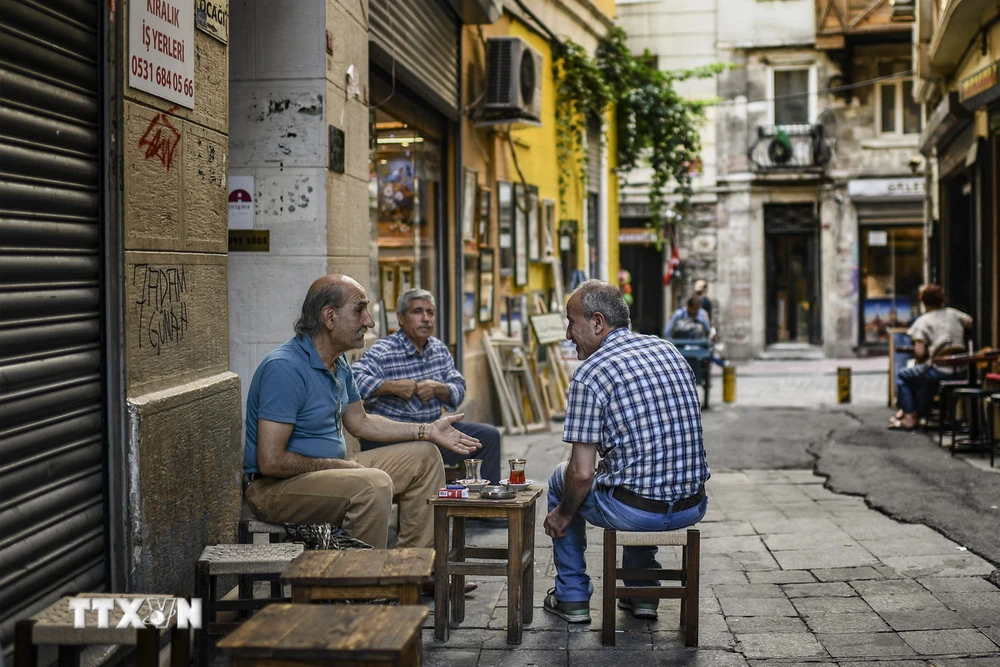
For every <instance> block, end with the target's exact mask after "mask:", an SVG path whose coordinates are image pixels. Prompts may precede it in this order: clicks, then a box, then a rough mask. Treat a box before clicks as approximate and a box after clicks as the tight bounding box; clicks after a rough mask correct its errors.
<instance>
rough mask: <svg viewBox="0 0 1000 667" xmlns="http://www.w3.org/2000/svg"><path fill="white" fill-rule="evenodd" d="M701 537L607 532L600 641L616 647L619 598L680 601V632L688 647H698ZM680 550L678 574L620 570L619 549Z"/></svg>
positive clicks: (689, 532)
mask: <svg viewBox="0 0 1000 667" xmlns="http://www.w3.org/2000/svg"><path fill="white" fill-rule="evenodd" d="M700 537H701V534H700V533H699V532H698V531H697V530H694V529H690V530H687V531H685V532H681V531H679V530H674V531H665V532H650V533H644V532H626V531H615V530H610V529H605V531H604V627H603V628H602V632H601V641H602V643H603V644H604V645H605V646H614V645H615V600H617V599H619V598H653V599H657V600H659V599H663V598H671V599H677V598H679V599H680V601H681V630H683V631H684V644H685V645H686V646H697V645H698V595H699V593H698V588H699V587H698V576H699V570H700V558H701V539H700ZM619 544H620V545H622V546H629V547H638V546H679V547H681V569H679V570H653V569H650V570H626V569H624V568H619V567H618V556H617V553H616V552H615V546H617V545H619ZM619 579H623V580H624V579H646V580H650V581H655V580H667V581H679V582H680V584H681V585H680V586H618V580H619Z"/></svg>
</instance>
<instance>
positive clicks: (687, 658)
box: [582, 644, 747, 667]
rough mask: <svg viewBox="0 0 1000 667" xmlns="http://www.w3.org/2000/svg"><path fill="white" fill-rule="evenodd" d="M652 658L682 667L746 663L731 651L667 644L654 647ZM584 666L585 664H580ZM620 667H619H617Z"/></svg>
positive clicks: (731, 666)
mask: <svg viewBox="0 0 1000 667" xmlns="http://www.w3.org/2000/svg"><path fill="white" fill-rule="evenodd" d="M653 656H654V658H655V659H656V660H658V661H659V662H658V663H657V664H658V665H683V666H684V667H747V661H746V660H745V659H744V658H743V656H742V655H740V654H739V653H735V652H733V651H713V650H705V649H704V648H702V647H701V646H698V647H694V646H684V645H683V644H680V645H674V644H668V645H665V646H663V647H662V648H661V647H656V648H655V650H654V652H653ZM582 664H586V663H582ZM619 667H620V666H619Z"/></svg>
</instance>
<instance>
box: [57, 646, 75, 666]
mask: <svg viewBox="0 0 1000 667" xmlns="http://www.w3.org/2000/svg"><path fill="white" fill-rule="evenodd" d="M57 664H58V665H59V667H80V647H79V646H70V645H66V644H60V646H59V659H58V663H57Z"/></svg>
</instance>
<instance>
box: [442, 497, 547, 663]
mask: <svg viewBox="0 0 1000 667" xmlns="http://www.w3.org/2000/svg"><path fill="white" fill-rule="evenodd" d="M541 493H542V489H541V488H539V487H537V486H532V487H529V488H527V489H524V490H522V491H519V492H518V494H517V495H516V496H515V497H514V498H511V499H510V500H483V499H482V498H432V499H430V500H428V501H427V502H429V503H430V504H431V505H433V506H434V554H435V555H434V560H435V562H434V572H435V576H436V578H435V580H434V638H435V639H437V640H439V641H444V640H446V639H448V620H449V613H448V612H449V603H450V607H451V616H450V618H451V620H452V621H454V622H456V623H461V622H462V621H463V620H465V576H466V575H469V574H491V575H500V576H505V577H507V643H508V644H520V643H521V633H522V628H523V624H524V623H531V619H532V616H533V611H534V610H533V609H532V606H531V600H532V591H533V589H534V585H535V584H534V581H535V570H534V567H535V501H536V500H537V499H538V496H539V495H541ZM449 518H451V519H452V521H453V522H454V528H453V531H454V532H453V535H452V548H451V550H450V551H449V550H448V519H449ZM468 518H481V519H491V518H496V519H502V518H506V519H507V548H506V549H488V548H483V547H470V546H466V544H465V520H466V519H468ZM469 558H476V559H481V558H485V559H491V560H499V561H502V562H499V563H467V562H465V561H466V559H469ZM449 579H450V580H451V582H450V583H451V585H450V587H449ZM525 591H527V593H525ZM525 595H527V604H525V602H524V596H525Z"/></svg>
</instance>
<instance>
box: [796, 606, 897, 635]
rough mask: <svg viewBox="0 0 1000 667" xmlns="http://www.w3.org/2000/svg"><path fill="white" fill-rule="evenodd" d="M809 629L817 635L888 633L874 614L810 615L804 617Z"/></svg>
mask: <svg viewBox="0 0 1000 667" xmlns="http://www.w3.org/2000/svg"><path fill="white" fill-rule="evenodd" d="M806 623H807V624H808V625H809V629H810V630H812V631H813V632H815V633H819V634H841V633H873V632H888V630H889V626H887V625H886V624H885V621H883V620H882V619H881V618H880V617H879V615H878V614H876V613H875V612H871V611H870V612H864V613H856V614H853V613H852V614H810V615H809V616H806Z"/></svg>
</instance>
